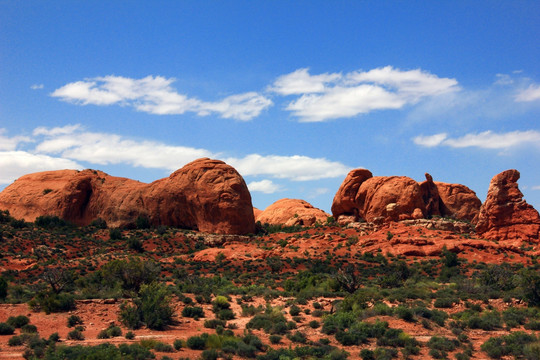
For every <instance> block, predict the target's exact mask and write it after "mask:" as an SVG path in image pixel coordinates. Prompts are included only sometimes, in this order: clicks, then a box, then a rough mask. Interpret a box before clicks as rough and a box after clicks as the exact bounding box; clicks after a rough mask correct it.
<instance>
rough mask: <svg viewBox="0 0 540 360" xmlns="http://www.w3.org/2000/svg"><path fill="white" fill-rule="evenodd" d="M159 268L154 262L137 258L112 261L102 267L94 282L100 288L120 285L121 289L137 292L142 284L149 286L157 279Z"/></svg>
mask: <svg viewBox="0 0 540 360" xmlns="http://www.w3.org/2000/svg"><path fill="white" fill-rule="evenodd" d="M160 271H161V269H160V267H159V264H157V263H156V262H154V261H148V260H142V259H140V258H137V257H133V258H129V259H128V260H113V261H110V262H108V263H107V264H105V265H103V267H102V268H101V269H100V270H99V272H98V274H96V278H95V279H94V281H96V282H99V285H100V286H102V287H114V286H115V285H116V284H120V286H121V287H122V289H124V290H127V291H133V292H138V291H139V290H140V288H141V286H142V285H143V284H150V283H151V282H153V281H155V280H157V279H158V276H159V274H160Z"/></svg>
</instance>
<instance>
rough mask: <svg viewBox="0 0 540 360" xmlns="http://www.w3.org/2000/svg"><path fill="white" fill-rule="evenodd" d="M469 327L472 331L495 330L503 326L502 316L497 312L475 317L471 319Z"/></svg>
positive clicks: (488, 312)
mask: <svg viewBox="0 0 540 360" xmlns="http://www.w3.org/2000/svg"><path fill="white" fill-rule="evenodd" d="M467 326H468V327H470V328H471V329H482V330H486V331H490V330H495V329H498V328H500V327H501V326H502V321H501V315H500V314H499V312H498V311H496V310H493V311H487V312H484V313H482V314H481V315H473V316H471V317H470V318H469V320H468V322H467Z"/></svg>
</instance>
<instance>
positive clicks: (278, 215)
mask: <svg viewBox="0 0 540 360" xmlns="http://www.w3.org/2000/svg"><path fill="white" fill-rule="evenodd" d="M329 216H330V215H329V214H327V213H326V212H324V211H323V210H321V209H317V208H315V207H313V206H312V205H311V204H310V203H308V202H307V201H304V200H300V199H281V200H278V201H276V202H275V203H273V204H272V205H270V206H268V207H267V208H266V209H264V211H263V212H262V213H260V214H259V216H257V219H256V220H257V221H260V222H261V223H262V224H264V223H268V224H272V225H285V226H293V225H302V226H312V225H313V224H315V222H317V221H318V222H320V223H324V222H326V219H327V218H328V217H329Z"/></svg>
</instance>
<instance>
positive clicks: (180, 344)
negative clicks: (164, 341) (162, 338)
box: [173, 339, 184, 351]
mask: <svg viewBox="0 0 540 360" xmlns="http://www.w3.org/2000/svg"><path fill="white" fill-rule="evenodd" d="M173 347H174V349H175V350H177V351H178V350H180V349H181V348H183V347H184V342H183V341H182V340H180V339H176V340H174V342H173Z"/></svg>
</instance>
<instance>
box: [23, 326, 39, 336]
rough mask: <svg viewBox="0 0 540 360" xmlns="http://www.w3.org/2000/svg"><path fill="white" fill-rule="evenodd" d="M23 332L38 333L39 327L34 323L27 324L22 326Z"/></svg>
mask: <svg viewBox="0 0 540 360" xmlns="http://www.w3.org/2000/svg"><path fill="white" fill-rule="evenodd" d="M21 332H23V333H26V334H29V333H37V332H38V331H37V327H36V325H32V324H26V325H23V326H22V327H21Z"/></svg>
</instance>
